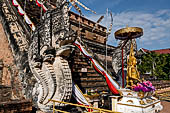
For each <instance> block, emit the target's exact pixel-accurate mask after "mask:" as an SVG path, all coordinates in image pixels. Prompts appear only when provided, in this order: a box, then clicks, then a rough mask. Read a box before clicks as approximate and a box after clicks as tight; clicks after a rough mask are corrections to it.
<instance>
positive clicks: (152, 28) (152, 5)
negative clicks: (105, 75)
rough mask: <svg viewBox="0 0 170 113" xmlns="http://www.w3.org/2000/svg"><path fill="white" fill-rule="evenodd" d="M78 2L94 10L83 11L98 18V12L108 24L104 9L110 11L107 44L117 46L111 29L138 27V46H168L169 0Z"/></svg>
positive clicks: (148, 47)
mask: <svg viewBox="0 0 170 113" xmlns="http://www.w3.org/2000/svg"><path fill="white" fill-rule="evenodd" d="M79 1H80V2H81V3H83V4H84V5H86V6H87V7H89V8H91V9H92V10H94V11H96V12H97V14H92V13H91V12H89V11H85V10H83V8H81V9H82V10H83V14H84V15H85V16H86V17H88V18H89V19H92V20H93V21H97V20H98V18H99V17H100V16H101V15H105V18H104V19H103V21H102V22H101V24H102V25H104V26H107V25H108V26H109V22H110V17H106V9H107V8H108V9H109V11H111V12H112V14H113V20H114V21H113V29H112V34H111V35H110V36H109V40H108V42H107V43H108V44H109V45H113V46H117V44H118V41H116V40H115V38H114V32H115V31H116V30H118V29H120V28H123V27H126V25H128V26H129V27H141V28H143V30H144V35H143V36H142V37H141V38H139V39H137V46H138V49H139V48H146V49H149V50H155V49H165V48H170V0H79Z"/></svg>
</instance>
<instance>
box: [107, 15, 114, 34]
mask: <svg viewBox="0 0 170 113" xmlns="http://www.w3.org/2000/svg"><path fill="white" fill-rule="evenodd" d="M110 17H111V23H110V27H109V30H108V31H107V36H108V35H110V34H111V31H112V25H113V16H112V12H110Z"/></svg>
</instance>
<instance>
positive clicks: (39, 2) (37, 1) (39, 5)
mask: <svg viewBox="0 0 170 113" xmlns="http://www.w3.org/2000/svg"><path fill="white" fill-rule="evenodd" d="M36 4H37V5H38V7H42V8H43V11H44V12H46V11H47V8H46V7H45V6H44V4H43V3H42V2H41V1H39V0H36Z"/></svg>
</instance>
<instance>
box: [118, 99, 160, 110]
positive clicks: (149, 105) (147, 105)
mask: <svg viewBox="0 0 170 113" xmlns="http://www.w3.org/2000/svg"><path fill="white" fill-rule="evenodd" d="M159 102H160V100H159V101H158V102H155V103H153V104H150V105H147V106H136V105H130V104H122V103H117V104H119V105H125V106H132V107H139V108H147V107H149V106H152V105H154V104H157V103H159Z"/></svg>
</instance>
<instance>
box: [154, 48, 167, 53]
mask: <svg viewBox="0 0 170 113" xmlns="http://www.w3.org/2000/svg"><path fill="white" fill-rule="evenodd" d="M152 52H155V53H159V54H170V48H168V49H160V50H152Z"/></svg>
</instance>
